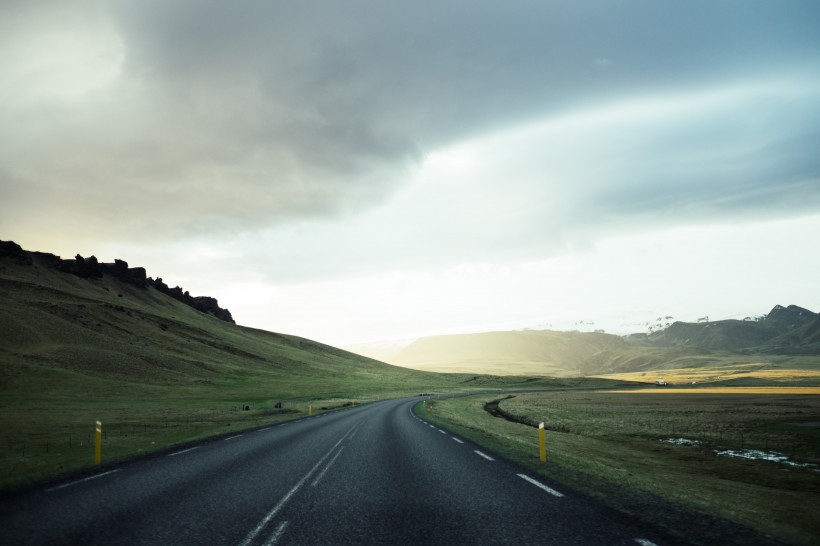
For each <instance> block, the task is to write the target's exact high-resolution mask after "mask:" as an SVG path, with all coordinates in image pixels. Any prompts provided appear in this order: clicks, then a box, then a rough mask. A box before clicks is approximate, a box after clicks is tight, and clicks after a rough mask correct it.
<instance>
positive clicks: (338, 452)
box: [310, 446, 345, 487]
mask: <svg viewBox="0 0 820 546" xmlns="http://www.w3.org/2000/svg"><path fill="white" fill-rule="evenodd" d="M344 449H345V446H342V447H341V448H339V451H337V452H336V455H334V456H333V458H332V459H330V462H329V463H327V465H325V467H324V468H323V469H322V471H321V472H319V475H318V476H316V479H315V480H313V483H312V484H310V485H311V486H312V487H316V486H317V485H318V484H319V482H320V481H322V478H323V477H324V476H325V474H326V473H327V471H328V469H329V468H330V467H331V466H333V463H335V462H336V459H338V458H339V455H341V454H342V451H344Z"/></svg>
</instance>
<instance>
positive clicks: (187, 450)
mask: <svg viewBox="0 0 820 546" xmlns="http://www.w3.org/2000/svg"><path fill="white" fill-rule="evenodd" d="M195 449H199V446H196V447H189V448H188V449H183V450H182V451H176V452H174V453H169V454H168V457H176V456H177V455H181V454H183V453H188V452H189V451H193V450H195Z"/></svg>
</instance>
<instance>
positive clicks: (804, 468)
mask: <svg viewBox="0 0 820 546" xmlns="http://www.w3.org/2000/svg"><path fill="white" fill-rule="evenodd" d="M499 399H501V400H500V401H499V403H498V408H499V409H500V410H501V411H502V412H503V413H505V414H506V415H507V416H508V417H509V418H512V419H516V420H518V421H520V422H510V421H508V420H505V419H502V418H499V417H494V416H492V415H490V413H488V412H487V411H485V404H487V403H488V402H493V401H496V400H499ZM432 406H433V407H432V413H433V417H432V418H433V419H435V420H437V421H438V422H439V423H440V424H442V425H444V426H449V427H451V428H452V429H453V430H454V431H456V432H458V433H460V434H462V435H464V436H466V437H469V438H471V439H472V440H474V441H476V442H478V443H481V444H483V445H486V446H487V447H488V448H491V449H494V450H496V451H498V452H500V453H502V454H504V455H505V456H507V457H508V458H510V459H512V460H515V461H517V462H519V463H521V464H524V465H527V466H530V467H531V468H532V469H533V470H534V471H536V472H540V473H542V474H544V475H546V476H549V477H551V478H554V479H556V480H558V481H563V482H565V483H567V484H568V485H571V486H573V487H574V488H578V489H581V490H583V491H586V492H587V493H589V494H590V495H593V496H598V497H601V498H602V499H603V500H605V501H606V502H608V503H611V504H614V505H615V506H616V507H617V508H619V509H621V510H623V511H626V512H628V513H631V514H633V515H635V516H637V517H640V518H645V519H648V520H651V521H653V522H655V523H659V524H661V525H663V526H665V527H667V529H669V530H670V532H672V533H675V532H681V533H682V534H684V535H687V536H689V535H691V534H695V535H698V534H699V536H701V540H702V542H703V543H704V544H710V543H715V542H716V541H719V540H720V539H719V537H717V536H715V535H710V534H709V532H708V527H709V526H708V525H705V524H703V525H702V526H703V527H704V529H701V528H700V527H701V526H698V531H697V532H693V529H692V525H693V521H692V518H694V519H695V520H701V521H702V520H705V519H708V518H709V517H710V516H715V517H718V518H725V519H727V520H730V521H732V522H736V523H738V524H741V525H742V526H747V527H750V528H753V529H755V530H757V531H758V532H760V533H763V534H766V535H772V536H775V537H777V538H779V539H780V540H784V541H786V542H789V543H795V544H816V543H817V537H818V536H820V521H818V520H817V518H816V514H815V509H816V507H817V506H818V505H820V396H817V395H815V394H809V395H807V394H785V393H782V394H768V395H766V396H760V395H758V394H754V393H750V392H746V393H743V394H733V393H718V392H715V391H711V392H698V393H680V392H678V393H675V391H673V390H668V391H664V392H661V393H641V394H634V393H632V392H603V391H586V392H583V391H581V392H579V391H575V392H567V391H555V392H540V393H528V394H519V395H516V396H514V397H512V398H504V396H499V395H495V396H472V397H467V398H459V399H446V400H437V401H434V402H433V403H432ZM425 416H426V413H425ZM542 421H543V422H545V423H546V428H547V444H548V462H547V464H545V465H542V464H541V463H540V461H539V460H538V444H537V437H538V436H537V430H536V428H534V426H533V425H536V424H537V423H539V422H542ZM730 450H734V451H735V452H737V454H739V453H744V454H747V455H748V454H749V453H752V450H757V451H760V452H763V453H769V454H771V453H775V452H776V453H779V454H781V455H782V457H783V458H785V459H786V461H783V460H781V461H780V462H774V461H770V460H762V459H744V458H740V457H736V456H730V455H729V454H724V455H718V452H727V451H730ZM646 498H650V499H660V501H658V502H647V501H646ZM689 538H690V539H691V538H692V537H691V536H689Z"/></svg>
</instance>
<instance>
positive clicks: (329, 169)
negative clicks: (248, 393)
mask: <svg viewBox="0 0 820 546" xmlns="http://www.w3.org/2000/svg"><path fill="white" fill-rule="evenodd" d="M0 21H2V23H0V29H2V31H0V99H2V100H0V239H3V240H13V241H15V242H17V243H18V244H20V245H21V246H23V247H24V248H26V249H28V250H38V251H44V252H52V253H55V254H58V255H61V256H63V257H65V258H68V257H73V256H74V255H75V254H77V253H79V254H82V255H84V256H89V255H92V254H93V255H95V256H97V257H98V258H99V259H100V260H101V261H113V260H114V259H115V258H120V259H124V260H126V261H128V262H129V263H130V265H132V266H143V267H145V268H146V269H147V272H148V275H150V276H153V277H162V278H163V280H164V281H165V282H166V283H167V284H169V285H170V286H174V285H180V286H182V287H183V288H185V289H186V290H189V291H190V292H191V293H192V294H194V295H207V296H212V297H216V298H217V299H218V300H219V304H220V305H221V306H222V307H226V308H228V309H229V310H230V311H231V313H232V314H233V317H234V318H235V319H236V321H237V322H238V323H239V324H242V325H246V326H253V327H256V328H262V329H266V330H271V331H277V332H283V333H290V334H296V335H300V336H304V337H308V338H312V339H316V340H318V341H322V342H326V343H331V344H335V345H346V344H354V343H364V342H373V341H380V340H406V339H410V338H414V337H418V336H424V335H434V334H444V333H459V332H474V331H487V330H512V329H522V328H534V329H535V328H539V329H545V328H549V329H561V330H564V329H567V330H568V329H579V330H584V331H589V330H597V329H601V330H605V331H607V332H612V333H619V334H622V333H629V332H638V331H646V323H647V321H651V320H654V319H655V318H656V317H658V316H673V317H675V319H677V320H688V321H694V320H696V319H697V318H699V317H701V316H707V315H708V316H710V317H712V318H713V319H722V318H743V317H745V316H754V315H758V314H763V313H766V312H767V311H768V310H769V309H771V308H772V307H773V306H774V305H775V304H783V305H788V304H796V305H800V306H803V307H807V308H809V309H811V310H813V311H820V292H818V290H817V281H816V278H817V272H818V271H820V252H817V241H818V240H820V153H818V150H820V76H818V75H820V32H818V26H817V21H820V3H818V2H816V1H814V0H809V1H789V2H719V3H718V2H713V1H703V2H701V1H693V2H683V3H679V4H670V3H659V2H654V1H648V0H647V1H626V2H617V3H613V2H607V3H586V2H578V1H553V2H518V1H515V2H499V3H475V2H446V3H439V2H421V3H418V2H394V1H385V2H379V3H377V4H375V5H374V4H373V3H370V2H357V1H339V2H328V3H325V4H324V5H323V6H322V7H321V9H320V8H319V7H317V5H316V4H315V3H282V2H262V1H248V2H230V3H216V2H202V3H201V2H173V3H168V2H164V1H162V2H161V1H119V2H118V1H112V2H98V1H89V2H70V3H69V2H8V3H4V4H3V5H2V6H0Z"/></svg>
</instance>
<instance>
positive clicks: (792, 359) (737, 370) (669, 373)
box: [595, 355, 820, 386]
mask: <svg viewBox="0 0 820 546" xmlns="http://www.w3.org/2000/svg"><path fill="white" fill-rule="evenodd" d="M700 364H701V366H696V367H691V366H685V367H680V368H670V369H657V370H647V371H641V372H628V373H612V374H604V375H596V376H595V377H601V378H605V379H618V380H621V381H635V382H639V383H654V382H655V381H659V380H664V381H666V382H667V383H669V384H672V385H701V384H703V383H713V384H721V385H727V386H729V385H745V386H749V385H755V384H759V385H762V386H786V385H792V386H805V385H807V384H808V385H820V357H817V356H787V355H765V356H763V355H761V356H754V357H738V356H731V357H721V358H715V357H712V358H711V360H709V361H704V362H702V363H700Z"/></svg>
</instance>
